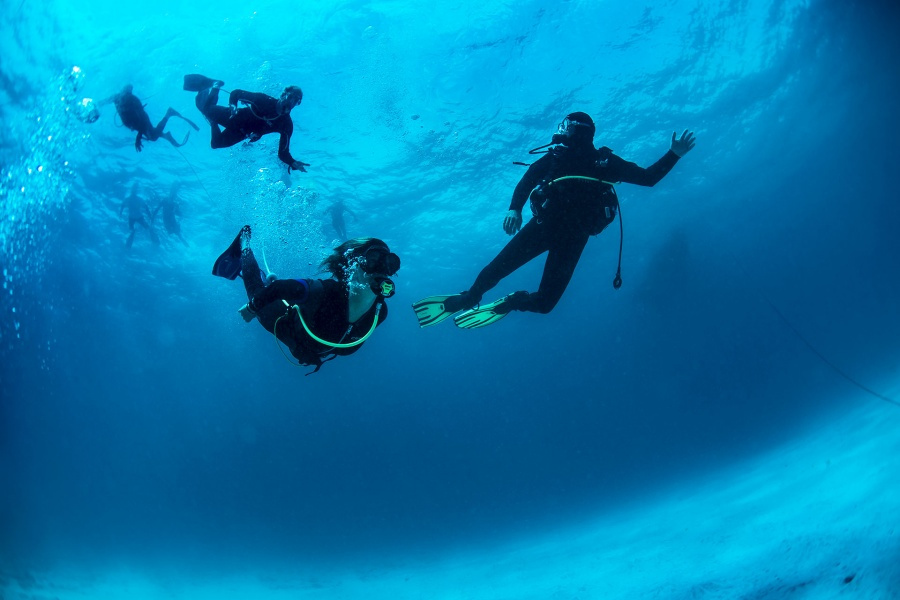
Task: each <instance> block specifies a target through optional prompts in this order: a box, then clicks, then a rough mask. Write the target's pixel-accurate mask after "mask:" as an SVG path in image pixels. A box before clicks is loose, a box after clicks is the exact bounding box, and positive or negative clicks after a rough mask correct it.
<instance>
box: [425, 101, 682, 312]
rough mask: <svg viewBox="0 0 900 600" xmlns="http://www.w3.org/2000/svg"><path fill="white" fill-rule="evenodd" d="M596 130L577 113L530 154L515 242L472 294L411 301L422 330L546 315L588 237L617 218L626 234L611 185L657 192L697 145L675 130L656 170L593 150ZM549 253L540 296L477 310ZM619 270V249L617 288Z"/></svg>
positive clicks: (517, 196)
mask: <svg viewBox="0 0 900 600" xmlns="http://www.w3.org/2000/svg"><path fill="white" fill-rule="evenodd" d="M594 131H595V126H594V121H593V119H591V117H590V116H589V115H587V114H586V113H583V112H574V113H571V114H569V115H567V116H566V118H565V119H563V121H562V122H561V123H560V124H559V128H558V132H557V133H556V134H555V135H554V136H553V138H552V141H551V143H550V144H545V145H544V146H539V147H538V148H534V149H532V150H531V151H530V153H531V154H540V153H544V156H542V157H541V158H539V159H538V160H537V161H535V162H534V163H533V164H532V165H530V166H529V167H528V171H526V173H525V175H524V176H523V177H522V179H521V180H520V181H519V183H518V185H516V188H515V190H514V191H513V195H512V201H511V202H510V205H509V211H508V212H507V213H506V216H505V217H504V218H503V230H504V231H505V232H506V233H507V234H509V235H513V236H514V237H513V239H512V240H510V242H509V243H508V244H507V245H506V247H505V248H503V250H501V251H500V254H498V255H497V257H496V258H495V259H494V260H493V261H491V262H490V264H488V265H487V266H486V267H485V268H484V269H483V270H482V271H481V273H479V275H478V277H477V278H476V279H475V283H474V284H473V285H472V287H471V288H469V289H468V290H466V291H464V292H461V293H459V294H452V295H448V296H431V297H428V298H424V299H422V300H419V301H418V302H416V303H414V304H413V310H414V311H415V313H416V317H417V318H418V320H419V326H420V327H427V326H429V325H435V324H437V323H440V322H441V321H443V320H444V319H446V318H447V317H449V316H451V315H453V314H454V313H457V312H459V311H462V310H465V311H466V312H463V313H462V314H459V315H457V316H456V317H455V318H454V321H455V323H456V325H457V326H459V327H461V328H464V329H474V328H476V327H484V326H485V325H490V324H491V323H495V322H496V321H498V320H500V319H502V318H503V317H505V316H506V315H507V314H509V313H510V312H511V311H514V310H519V311H528V312H537V313H544V314H546V313H549V312H550V311H551V310H553V307H554V306H556V303H557V302H558V301H559V299H560V298H561V297H562V295H563V292H565V290H566V286H568V284H569V280H570V279H571V278H572V274H573V273H574V271H575V267H576V265H577V264H578V260H579V258H581V253H582V251H583V250H584V247H585V245H586V244H587V241H588V239H590V237H591V236H592V235H597V234H598V233H600V232H601V231H603V229H605V228H606V226H607V225H609V224H610V223H612V222H613V220H614V219H615V217H616V214H619V225H620V228H621V224H622V217H621V214H620V213H621V210H620V207H619V200H618V197H617V196H616V192H615V189H614V188H613V184H616V183H620V182H625V183H633V184H637V185H643V186H654V185H656V184H657V183H658V182H659V181H660V180H661V179H662V178H663V177H665V176H666V174H667V173H668V172H669V171H670V170H671V169H672V167H674V166H675V163H676V162H678V160H679V159H680V158H681V157H682V156H684V155H685V154H687V153H688V152H689V151H690V150H691V149H692V148H693V147H694V143H695V141H694V134H693V132H689V131H687V130H685V131H684V132H683V133H682V134H681V137H680V138H679V137H676V134H675V132H673V133H672V143H671V146H670V148H669V150H668V151H667V152H666V153H665V154H664V155H663V156H662V158H660V159H659V160H658V161H656V162H655V163H654V164H653V165H651V166H650V167H647V168H643V167H640V166H638V165H636V164H635V163H633V162H628V161H626V160H624V159H622V158H620V157H619V156H617V155H615V154H613V152H612V150H610V149H609V148H607V147H605V146H604V147H602V148H600V149H599V150H598V149H596V148H594ZM548 147H549V149H548V150H542V149H544V148H548ZM529 198H530V200H531V209H532V212H533V213H534V217H533V218H532V219H531V220H530V221H529V222H528V223H527V224H526V225H525V226H524V227H522V208H523V207H524V206H525V202H526V201H528V200H529ZM544 252H547V260H546V262H545V263H544V273H543V276H542V277H541V283H540V287H539V288H538V291H537V292H526V291H518V292H514V293H512V294H509V295H508V296H504V297H503V298H501V299H499V300H497V301H495V302H491V303H490V304H486V305H484V306H479V303H480V302H481V298H482V295H483V294H484V293H485V292H487V291H488V290H490V289H491V288H493V287H494V286H496V285H497V284H498V283H499V282H500V280H501V279H503V278H504V277H506V276H508V275H510V274H511V273H512V272H514V271H515V270H516V269H518V268H520V267H521V266H523V265H524V264H525V263H527V262H529V261H531V260H533V259H534V258H537V257H538V256H539V255H540V254H542V253H544ZM621 266H622V246H621V243H620V245H619V270H618V271H617V273H616V277H615V279H614V280H613V286H614V287H615V288H616V289H618V288H619V286H621V284H622V279H621ZM473 307H474V308H473ZM467 309H470V310H467Z"/></svg>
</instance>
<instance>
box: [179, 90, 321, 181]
mask: <svg viewBox="0 0 900 600" xmlns="http://www.w3.org/2000/svg"><path fill="white" fill-rule="evenodd" d="M223 85H225V82H223V81H221V80H218V79H210V78H209V77H206V76H205V75H196V74H192V75H185V76H184V89H185V90H186V91H189V92H197V96H196V98H195V100H194V101H195V103H196V105H197V109H198V110H199V111H200V112H201V113H202V114H203V116H204V117H206V120H207V121H209V126H210V146H211V147H212V148H213V149H214V150H215V149H217V148H228V147H231V146H234V145H235V144H237V143H239V142H242V141H244V140H248V141H250V142H255V141H257V140H259V139H260V138H261V137H262V136H264V135H267V134H269V133H277V134H279V136H280V139H279V141H278V158H280V159H281V161H282V162H283V163H284V164H286V165H287V166H288V173H290V171H291V169H294V170H297V171H302V172H304V173H305V172H306V167H308V166H309V164H308V163H305V162H301V161H299V160H295V159H294V157H293V156H291V152H290V144H291V134H293V132H294V122H293V120H291V109H293V108H294V107H295V106H298V105H299V104H300V102H301V101H302V100H303V91H302V90H301V89H300V88H299V87H297V86H296V85H289V86H287V87H286V88H284V90H283V91H282V93H281V96H280V97H279V98H273V97H272V96H269V95H267V94H262V93H258V92H247V91H244V90H232V91H231V93H230V94H229V95H228V106H219V105H218V102H219V90H220V89H221V88H222V86H223ZM238 103H241V104H243V105H244V106H243V107H241V108H238ZM220 127H221V128H222V129H220Z"/></svg>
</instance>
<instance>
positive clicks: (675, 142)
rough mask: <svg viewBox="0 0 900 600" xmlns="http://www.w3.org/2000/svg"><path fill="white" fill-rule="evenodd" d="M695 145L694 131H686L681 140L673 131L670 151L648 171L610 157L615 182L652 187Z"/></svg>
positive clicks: (615, 157) (614, 156)
mask: <svg viewBox="0 0 900 600" xmlns="http://www.w3.org/2000/svg"><path fill="white" fill-rule="evenodd" d="M694 143H695V141H694V133H693V132H692V131H688V130H687V129H685V130H684V132H683V133H682V134H681V138H680V139H679V138H676V137H675V132H674V131H673V132H672V145H671V146H670V147H669V151H668V152H666V153H665V154H664V155H663V157H662V158H660V159H659V160H658V161H656V162H655V163H653V164H652V165H650V166H649V167H647V168H646V169H642V168H641V167H639V166H637V165H636V164H634V163H632V162H628V161H626V160H623V159H621V158H619V157H618V156H616V155H615V154H612V155H611V156H610V167H612V172H613V173H614V175H613V177H614V178H615V181H624V182H626V183H635V184H637V185H645V186H648V187H652V186H654V185H656V184H657V183H659V182H660V180H661V179H662V178H663V177H665V176H666V175H667V174H668V173H669V171H671V170H672V167H674V166H675V163H677V162H678V159H679V158H681V157H682V156H684V155H685V154H687V153H688V152H690V151H691V149H692V148H693V147H694Z"/></svg>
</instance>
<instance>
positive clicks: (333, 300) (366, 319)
mask: <svg viewBox="0 0 900 600" xmlns="http://www.w3.org/2000/svg"><path fill="white" fill-rule="evenodd" d="M241 273H242V276H243V278H244V287H245V288H246V290H247V298H248V299H249V301H250V302H249V304H250V308H251V309H252V310H253V311H254V312H256V315H257V318H258V319H259V322H260V324H261V325H262V326H263V327H264V328H265V329H266V331H269V332H270V333H274V334H275V335H276V337H278V339H279V340H280V341H281V342H282V343H284V344H285V345H286V346H287V347H288V348H289V349H290V351H291V354H293V355H294V357H295V358H296V359H297V360H298V361H299V362H300V363H301V364H304V365H315V366H316V371H318V370H319V367H320V366H321V365H322V363H323V362H325V361H327V360H330V359H331V358H334V356H346V355H348V354H353V353H354V352H356V351H357V350H359V349H360V348H361V347H362V344H359V345H356V346H353V347H351V348H334V347H331V346H326V345H324V344H320V343H319V342H317V341H315V340H314V339H312V338H311V337H309V334H307V333H306V330H305V329H304V327H303V325H302V324H301V323H300V319H299V318H298V317H297V311H295V310H291V309H289V308H288V307H287V306H285V305H284V302H282V300H286V301H287V302H288V304H290V305H291V306H293V305H295V304H296V305H299V306H300V311H301V312H302V314H303V320H304V321H305V322H306V325H307V327H309V329H310V330H311V331H312V332H313V333H314V334H315V335H316V336H317V337H319V338H320V339H323V340H325V341H328V342H333V343H340V344H348V343H351V342H355V341H356V340H359V339H360V338H362V337H363V336H365V335H366V334H367V333H368V332H369V330H370V329H371V328H372V321H373V320H374V319H375V314H376V311H378V325H379V326H380V325H381V324H382V323H384V321H385V319H387V313H388V311H387V304H386V303H385V302H384V300H382V299H379V300H377V301H376V302H375V304H374V305H373V306H372V308H370V309H369V310H368V312H366V313H365V314H364V315H363V316H362V317H360V318H359V319H358V320H357V321H356V322H355V323H350V321H349V292H348V290H347V287H346V286H345V285H343V284H341V283H340V282H338V281H336V280H334V279H276V280H275V281H273V282H272V283H270V284H269V285H268V286H266V285H265V284H264V283H263V280H262V275H261V274H260V270H259V264H258V263H257V262H256V258H255V257H254V256H253V251H252V250H249V249H247V250H245V251H243V252H242V253H241ZM379 305H381V309H380V310H379V309H378V306H379ZM282 317H283V318H282ZM276 322H277V331H276ZM329 355H332V356H330V357H329Z"/></svg>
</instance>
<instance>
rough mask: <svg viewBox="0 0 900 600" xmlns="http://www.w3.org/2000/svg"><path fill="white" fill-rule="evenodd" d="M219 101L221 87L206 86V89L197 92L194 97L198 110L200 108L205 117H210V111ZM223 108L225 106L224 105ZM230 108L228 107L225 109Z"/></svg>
mask: <svg viewBox="0 0 900 600" xmlns="http://www.w3.org/2000/svg"><path fill="white" fill-rule="evenodd" d="M218 102H219V88H217V87H211V88H206V89H205V90H200V91H199V92H197V96H196V97H195V98H194V104H195V105H196V106H197V110H199V111H200V112H201V113H202V114H203V116H204V117H206V118H207V119H209V118H210V116H209V114H208V113H209V112H211V111H212V109H213V108H215V107H216V104H218ZM221 108H225V107H224V106H223V107H221ZM225 110H228V109H225Z"/></svg>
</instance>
